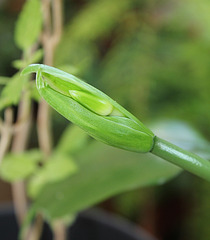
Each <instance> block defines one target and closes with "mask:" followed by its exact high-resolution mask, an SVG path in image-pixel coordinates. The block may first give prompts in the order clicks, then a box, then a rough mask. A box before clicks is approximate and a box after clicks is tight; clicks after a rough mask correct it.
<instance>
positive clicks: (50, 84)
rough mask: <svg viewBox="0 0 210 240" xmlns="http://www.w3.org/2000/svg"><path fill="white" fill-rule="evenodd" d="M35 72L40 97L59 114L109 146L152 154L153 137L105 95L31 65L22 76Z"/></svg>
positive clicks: (71, 78)
mask: <svg viewBox="0 0 210 240" xmlns="http://www.w3.org/2000/svg"><path fill="white" fill-rule="evenodd" d="M31 72H36V73H37V75H36V84H37V88H38V91H39V93H40V95H41V96H42V97H43V98H44V99H45V100H46V101H47V102H48V103H49V104H50V105H51V106H52V107H53V108H54V109H55V110H56V111H58V112H59V113H60V114H62V115H63V116H64V117H66V118H67V119H68V120H70V121H71V122H73V123H74V124H76V125H78V126H79V127H81V128H82V129H83V130H85V131H86V132H88V134H90V135H91V136H92V137H94V138H95V139H97V140H100V141H102V142H104V143H106V144H109V145H112V146H115V147H119V148H123V149H126V150H130V151H136V152H149V151H150V150H151V149H152V147H153V143H154V134H153V133H152V132H151V131H150V130H149V129H148V128H147V127H146V126H144V125H143V123H141V122H140V121H139V120H138V119H137V118H136V117H134V116H133V115H132V114H131V113H129V112H128V111H127V110H125V109H124V108H123V107H122V106H120V105H119V104H118V103H116V102H115V101H114V100H112V99H111V98H110V97H108V96H107V95H106V94H104V93H103V92H101V91H99V90H98V89H96V88H94V87H93V86H91V85H89V84H87V83H85V82H83V81H82V80H80V79H78V78H76V77H74V76H73V75H71V74H68V73H66V72H63V71H61V70H58V69H56V68H53V67H49V66H46V65H42V64H32V65H29V66H28V67H26V68H25V69H24V70H23V74H27V73H31Z"/></svg>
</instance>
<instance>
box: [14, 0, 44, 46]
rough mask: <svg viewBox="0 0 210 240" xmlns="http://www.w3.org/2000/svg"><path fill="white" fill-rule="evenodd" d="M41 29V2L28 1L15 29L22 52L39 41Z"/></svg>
mask: <svg viewBox="0 0 210 240" xmlns="http://www.w3.org/2000/svg"><path fill="white" fill-rule="evenodd" d="M41 28H42V12H41V1H39V0H27V1H26V3H25V5H24V7H23V10H22V11H21V13H20V15H19V18H18V21H17V24H16V28H15V42H16V44H17V46H18V47H19V48H21V49H22V50H26V49H28V48H29V47H31V46H32V45H33V44H34V43H35V42H36V41H37V39H38V37H39V34H40V32H41Z"/></svg>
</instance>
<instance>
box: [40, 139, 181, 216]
mask: <svg viewBox="0 0 210 240" xmlns="http://www.w3.org/2000/svg"><path fill="white" fill-rule="evenodd" d="M76 159H77V163H78V166H79V170H78V172H77V173H76V174H74V175H73V176H71V177H68V178H67V179H65V180H64V181H61V182H57V183H55V184H48V185H46V186H45V187H44V188H43V189H42V191H41V192H40V194H39V195H38V197H37V201H36V206H37V207H38V208H41V209H44V211H45V213H47V215H49V216H50V217H51V218H57V217H61V216H62V215H66V214H67V213H69V214H72V213H75V212H77V211H80V210H82V209H84V208H87V207H89V206H91V205H93V204H95V203H97V202H99V201H101V200H103V199H105V198H107V197H109V196H112V195H114V194H117V193H120V192H122V191H126V190H130V189H133V188H136V187H143V186H148V185H153V184H161V183H163V182H165V181H166V180H167V179H169V178H172V177H173V176H175V175H177V174H178V173H179V172H180V169H179V168H178V167H175V166H172V165H171V164H169V163H167V162H165V161H163V160H160V159H158V158H157V157H153V156H152V155H151V154H138V153H132V152H128V151H123V150H119V149H117V148H113V147H110V146H107V145H104V144H102V143H99V142H95V141H94V142H93V143H92V144H90V145H89V146H88V147H87V148H86V149H85V150H84V151H83V152H82V153H81V154H79V155H77V158H76ZM113 159H115V160H113ZM51 199H54V201H51Z"/></svg>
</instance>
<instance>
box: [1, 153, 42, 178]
mask: <svg viewBox="0 0 210 240" xmlns="http://www.w3.org/2000/svg"><path fill="white" fill-rule="evenodd" d="M41 158H42V154H41V152H40V151H39V150H31V151H27V152H24V153H10V154H7V155H6V157H5V158H4V159H3V161H2V164H1V168H0V176H1V178H2V179H4V180H6V181H9V182H14V181H18V180H22V179H24V178H26V177H28V176H30V175H31V174H32V173H33V172H34V171H35V170H36V169H37V168H38V162H39V161H41Z"/></svg>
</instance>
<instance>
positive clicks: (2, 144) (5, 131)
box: [0, 108, 13, 163]
mask: <svg viewBox="0 0 210 240" xmlns="http://www.w3.org/2000/svg"><path fill="white" fill-rule="evenodd" d="M4 115H5V120H4V123H2V126H1V127H2V128H1V138H0V163H1V161H2V159H3V157H4V155H5V153H6V152H7V150H8V148H9V145H10V142H11V139H12V123H13V110H12V109H11V108H7V109H6V110H5V114H4Z"/></svg>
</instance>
